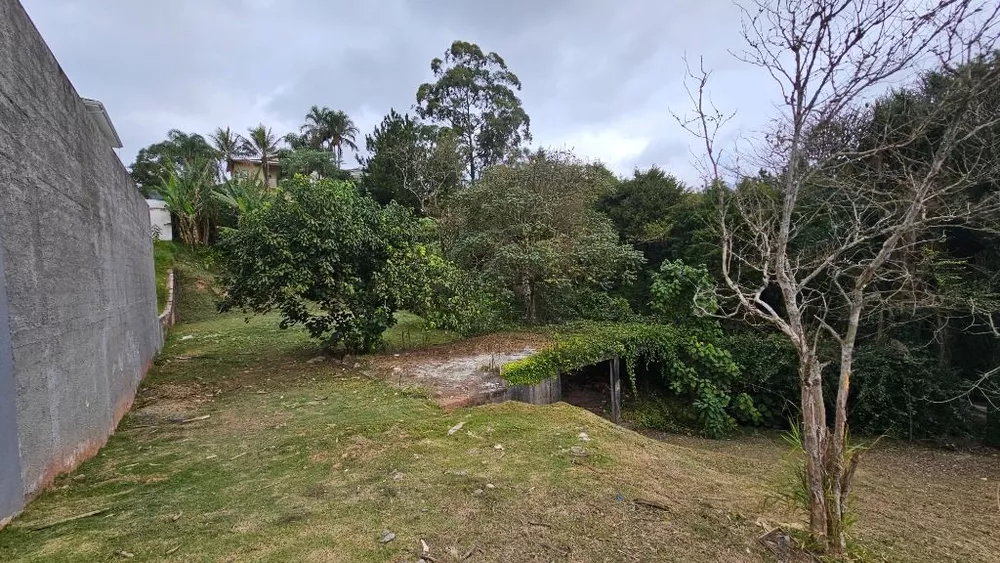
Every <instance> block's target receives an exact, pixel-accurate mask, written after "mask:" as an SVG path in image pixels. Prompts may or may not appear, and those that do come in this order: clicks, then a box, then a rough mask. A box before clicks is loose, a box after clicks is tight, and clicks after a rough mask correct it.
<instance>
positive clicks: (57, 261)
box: [0, 0, 161, 518]
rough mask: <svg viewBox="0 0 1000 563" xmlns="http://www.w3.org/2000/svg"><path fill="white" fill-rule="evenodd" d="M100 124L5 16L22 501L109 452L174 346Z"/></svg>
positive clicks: (16, 15)
mask: <svg viewBox="0 0 1000 563" xmlns="http://www.w3.org/2000/svg"><path fill="white" fill-rule="evenodd" d="M91 119H92V118H91V117H90V116H88V115H87V114H86V112H85V110H84V106H83V104H82V102H81V101H80V98H79V95H78V94H77V92H76V91H75V90H74V88H73V86H72V84H71V83H70V82H69V80H68V79H67V78H66V76H65V75H64V74H63V72H62V69H60V67H59V65H58V63H57V62H56V60H55V58H54V57H53V55H52V53H51V52H50V51H49V49H48V47H47V46H46V45H45V43H44V41H43V40H42V38H41V36H40V35H39V34H38V31H37V30H36V29H35V27H34V25H33V24H32V23H31V21H30V20H29V19H28V16H27V14H25V12H24V10H23V9H22V7H21V6H20V4H19V3H18V2H17V1H16V0H5V1H2V2H0V163H2V165H0V241H2V244H3V249H2V250H3V257H4V260H3V270H2V272H0V274H2V276H3V277H4V281H5V285H6V297H7V298H6V303H7V308H8V313H9V315H8V316H9V348H10V354H9V355H10V363H11V366H12V368H11V369H12V375H13V377H12V379H13V384H14V394H13V395H14V409H15V414H16V417H15V418H16V421H15V429H14V431H15V432H16V433H17V443H18V458H17V459H18V464H19V466H20V481H21V489H22V490H21V497H20V498H21V499H22V501H23V500H25V499H28V498H30V497H31V495H33V494H35V493H36V492H38V491H39V490H40V489H41V488H43V487H44V486H45V485H46V484H47V483H49V482H50V481H51V480H52V479H53V478H54V477H55V475H57V474H58V473H60V472H62V471H65V470H68V469H70V468H72V467H74V466H76V465H77V464H78V463H79V462H80V461H82V460H83V459H86V458H87V457H89V456H91V455H93V454H94V453H95V452H96V451H97V449H98V448H100V447H101V445H103V444H104V442H105V440H106V439H107V436H108V434H109V433H110V432H111V431H112V430H113V429H114V427H115V424H116V423H117V421H118V419H119V418H120V417H121V416H122V415H123V414H124V413H125V411H127V410H128V408H129V406H130V404H131V401H132V398H133V396H134V393H135V389H136V386H137V385H138V383H139V380H140V379H141V378H142V376H143V374H144V373H145V371H146V369H147V367H148V365H149V364H150V362H151V361H152V358H153V356H154V354H155V353H156V351H157V348H158V347H159V345H160V343H161V333H160V326H159V322H158V320H157V311H156V290H155V283H154V273H153V258H152V242H151V240H150V227H149V210H148V206H147V205H146V202H145V200H144V199H143V198H142V196H141V195H140V194H139V192H138V190H137V189H136V188H135V186H134V184H132V182H131V180H130V179H129V177H128V175H127V173H126V171H125V169H124V167H122V165H121V162H120V161H119V160H118V157H117V156H116V155H115V154H114V152H113V151H112V149H111V147H110V146H109V143H108V140H107V139H106V138H105V137H104V136H102V134H101V132H100V130H99V129H98V128H97V126H96V124H95V123H94V122H92V121H91ZM0 348H2V347H0ZM0 385H3V378H2V377H0ZM4 395H5V396H9V395H7V394H4ZM0 407H2V403H0ZM7 411H9V409H6V410H5V413H4V416H7V414H6V412H7ZM8 418H9V417H8ZM3 424H4V425H3V427H2V428H0V434H4V433H5V434H7V435H9V434H10V433H11V431H12V430H11V428H10V426H9V425H8V424H6V423H3ZM5 439H6V438H4V440H5ZM5 443H6V442H4V441H3V440H0V447H2V445H3V444H5ZM0 455H3V454H0ZM4 457H5V459H6V456H4ZM2 469H3V468H0V470H2ZM14 478H15V476H11V475H6V474H5V475H3V483H4V487H7V483H9V482H12V481H13V479H14ZM0 508H2V509H3V512H0V518H2V517H4V516H6V515H8V513H9V512H10V507H8V506H6V505H0ZM17 508H19V507H17ZM15 510H16V508H15Z"/></svg>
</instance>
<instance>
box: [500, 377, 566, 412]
mask: <svg viewBox="0 0 1000 563" xmlns="http://www.w3.org/2000/svg"><path fill="white" fill-rule="evenodd" d="M504 400H507V401H521V402H522V403H531V404H533V405H550V404H552V403H558V402H559V401H561V400H562V378H561V377H558V376H557V377H550V378H548V379H543V380H542V381H539V382H538V383H536V384H534V385H514V386H513V387H510V388H508V389H507V390H506V394H505V395H504Z"/></svg>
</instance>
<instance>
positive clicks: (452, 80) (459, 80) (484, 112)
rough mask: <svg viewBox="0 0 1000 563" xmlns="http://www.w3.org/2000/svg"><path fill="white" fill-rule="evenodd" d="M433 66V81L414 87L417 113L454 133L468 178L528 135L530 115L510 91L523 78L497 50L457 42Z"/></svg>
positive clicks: (507, 153) (473, 178)
mask: <svg viewBox="0 0 1000 563" xmlns="http://www.w3.org/2000/svg"><path fill="white" fill-rule="evenodd" d="M431 70H432V71H433V72H434V78H435V81H434V82H430V83H425V84H421V85H420V87H419V88H418V89H417V113H418V114H419V115H420V117H422V118H425V119H430V120H432V121H435V122H439V123H441V124H443V125H445V126H447V127H449V128H451V130H452V131H454V132H455V135H456V137H457V138H458V141H459V146H460V147H461V151H462V156H463V160H464V161H465V163H466V172H467V173H468V176H469V181H470V182H475V181H476V180H477V179H478V178H479V176H480V175H481V173H482V170H483V169H484V168H485V167H487V166H491V165H494V164H497V163H499V162H502V161H503V160H504V159H505V158H507V157H508V156H510V155H511V154H513V153H515V152H516V151H517V149H518V147H520V145H521V143H522V142H525V141H530V140H531V132H530V130H529V124H530V119H529V118H528V114H527V113H525V111H524V108H523V107H522V106H521V100H520V99H519V98H518V97H517V95H516V94H515V93H514V92H515V91H519V90H520V89H521V81H520V80H519V79H518V78H517V75H515V74H514V73H513V72H511V71H510V70H509V69H508V68H507V64H506V63H505V62H504V60H503V59H502V58H501V57H500V55H498V54H496V53H488V54H487V53H484V52H483V50H482V49H480V48H479V45H476V44H475V43H468V42H466V41H455V42H454V43H452V44H451V48H449V49H448V50H447V51H446V52H445V55H444V58H443V59H440V58H436V59H434V60H433V61H431Z"/></svg>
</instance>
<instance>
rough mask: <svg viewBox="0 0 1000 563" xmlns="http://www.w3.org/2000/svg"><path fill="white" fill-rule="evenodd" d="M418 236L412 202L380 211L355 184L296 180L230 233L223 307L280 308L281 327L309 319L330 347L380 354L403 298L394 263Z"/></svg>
mask: <svg viewBox="0 0 1000 563" xmlns="http://www.w3.org/2000/svg"><path fill="white" fill-rule="evenodd" d="M412 240H413V233H412V220H411V218H410V217H409V216H408V215H407V213H406V212H405V210H404V209H403V208H401V207H399V206H392V205H390V206H388V207H385V208H383V207H380V206H379V205H378V204H377V203H376V202H375V201H374V200H372V199H370V198H367V197H364V196H361V195H359V194H358V192H357V190H355V189H354V187H353V186H352V185H351V184H349V183H346V182H340V181H336V180H329V179H321V180H318V181H311V180H310V179H309V178H307V177H305V176H296V177H294V178H293V179H291V180H289V181H287V182H284V183H283V184H282V188H281V189H279V190H277V191H276V192H274V196H273V197H272V198H271V200H270V202H269V204H268V205H265V206H262V207H260V208H258V209H256V210H253V211H251V212H250V213H247V214H244V215H242V216H241V217H240V219H239V224H238V228H236V229H228V230H226V231H224V232H223V236H222V241H221V245H220V248H221V249H222V251H223V257H224V263H225V266H226V275H225V284H226V288H227V292H226V298H225V300H224V301H223V302H222V305H221V307H222V310H228V309H233V308H238V309H243V310H248V311H253V312H255V313H264V312H267V311H270V310H272V309H277V310H278V311H279V312H280V313H281V316H282V323H281V326H282V327H288V326H292V325H295V324H302V325H304V326H305V327H306V328H307V329H308V330H309V332H310V334H311V335H312V336H314V337H317V338H322V339H324V341H325V343H326V345H327V346H335V345H337V344H344V345H345V346H346V347H347V348H348V349H349V350H352V351H368V350H372V349H373V348H374V347H375V346H376V344H377V343H378V342H379V341H380V339H381V335H382V332H383V331H384V330H385V329H386V328H388V327H389V326H391V325H392V323H393V312H394V311H395V310H396V308H397V307H398V306H399V301H400V298H399V294H398V291H397V288H393V287H387V285H386V283H385V281H386V279H387V276H386V271H387V267H388V264H389V262H390V260H393V259H395V258H397V257H399V256H400V255H403V254H405V253H406V251H407V249H408V248H409V247H410V246H411V245H412Z"/></svg>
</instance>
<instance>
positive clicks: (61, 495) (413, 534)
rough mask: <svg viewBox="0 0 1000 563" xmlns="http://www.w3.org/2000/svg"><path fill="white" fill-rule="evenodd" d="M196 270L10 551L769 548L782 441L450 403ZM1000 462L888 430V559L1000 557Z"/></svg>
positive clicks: (732, 551) (871, 541)
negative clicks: (113, 405) (695, 434)
mask: <svg viewBox="0 0 1000 563" xmlns="http://www.w3.org/2000/svg"><path fill="white" fill-rule="evenodd" d="M186 271H187V276H188V277H187V279H186V282H187V285H186V286H185V289H184V291H182V292H181V295H180V297H181V303H180V305H181V314H182V317H184V316H185V304H186V305H187V306H188V308H189V309H188V310H187V316H186V318H187V319H188V322H187V323H186V324H181V325H178V326H177V327H175V330H174V331H173V333H172V334H171V335H170V338H169V342H168V345H167V348H166V349H165V351H164V352H163V353H162V354H161V357H160V358H159V360H158V364H157V366H156V367H155V369H154V370H153V372H152V373H151V374H150V376H149V377H148V379H147V380H146V382H145V383H144V385H143V388H142V389H141V392H140V394H139V396H138V398H137V401H136V407H135V408H134V409H133V411H132V412H131V413H129V414H128V415H127V416H126V418H125V419H124V420H123V422H122V424H121V425H120V427H119V430H118V432H117V433H116V434H115V436H114V437H112V439H111V440H110V442H109V443H108V445H107V447H106V448H104V449H103V450H102V451H101V453H100V454H99V455H98V457H96V458H95V459H93V460H91V461H89V462H87V463H85V464H84V465H83V466H82V467H81V468H80V469H79V470H78V471H76V472H74V473H73V474H71V475H68V476H65V477H63V478H60V479H59V480H58V482H57V483H56V485H55V486H54V487H53V488H52V490H51V491H49V492H47V493H45V494H43V495H42V496H41V497H40V498H38V499H37V500H36V501H35V502H34V503H32V505H31V506H30V507H29V508H28V510H27V511H26V512H25V513H24V514H23V515H22V516H21V517H20V518H19V519H18V520H16V521H15V522H14V523H13V524H11V525H10V526H9V527H8V528H7V529H6V530H4V531H2V532H0V560H2V561H88V562H89V561H118V560H126V558H127V559H131V560H133V561H152V560H157V561H158V560H168V561H250V560H253V561H257V560H265V561H403V560H409V561H413V560H415V559H416V556H417V555H418V551H419V545H420V544H419V540H420V539H424V540H425V541H426V542H427V543H428V545H429V546H430V548H431V552H432V555H433V556H434V557H435V559H436V561H440V562H446V561H458V560H459V559H460V558H461V556H463V555H465V554H466V553H467V552H469V550H471V549H473V548H478V549H480V550H481V551H474V552H473V554H472V556H470V558H469V559H468V561H470V562H479V561H534V560H537V561H559V560H568V561H758V560H761V559H762V558H764V554H763V552H762V551H761V550H760V549H759V548H758V547H757V546H756V544H755V542H754V539H755V538H756V537H757V535H759V534H760V533H761V532H762V530H761V529H760V528H759V527H758V526H757V525H756V524H755V521H756V519H757V518H758V517H760V516H762V515H763V517H764V518H767V519H769V520H771V521H774V519H776V518H780V517H781V515H779V514H773V513H771V509H767V510H765V509H763V508H762V507H761V500H762V499H763V498H764V497H765V495H766V492H767V484H768V483H770V482H772V481H773V480H774V479H775V477H776V468H777V467H778V465H779V464H778V458H779V457H780V453H781V449H780V447H779V446H778V445H777V444H776V443H775V441H774V440H772V439H769V438H761V437H751V438H747V439H744V440H739V441H719V442H711V441H704V440H697V439H692V438H682V437H677V436H673V437H668V438H667V440H668V441H670V442H673V443H664V442H660V441H654V440H651V439H648V438H645V437H642V436H640V435H638V434H635V433H633V432H630V431H627V430H623V429H620V428H618V427H615V426H613V425H611V424H609V423H607V422H606V421H604V420H603V419H600V418H597V417H596V416H594V415H591V414H590V413H587V412H585V411H583V410H580V409H576V408H573V407H569V406H567V405H553V406H547V407H532V406H528V405H522V404H514V403H508V404H502V405H490V406H485V407H477V408H472V409H461V410H457V411H454V412H451V413H446V412H443V411H441V410H440V409H438V408H437V407H436V406H434V405H433V404H432V403H430V402H428V401H426V400H424V399H423V398H422V397H421V396H420V394H419V393H416V392H413V391H411V390H405V389H396V388H394V387H392V386H390V385H387V384H385V383H382V382H380V381H377V380H375V379H372V378H370V377H369V376H368V374H367V373H366V370H365V366H363V365H362V366H360V367H359V368H354V367H353V363H352V364H351V365H350V366H341V365H340V364H337V363H333V362H327V361H324V362H313V363H310V362H309V360H310V359H312V358H313V357H315V356H316V350H315V347H314V345H313V344H312V343H311V342H309V340H308V339H307V338H306V336H305V335H304V334H303V333H302V332H300V331H281V330H279V329H277V328H276V320H275V319H274V318H273V317H265V318H258V319H255V320H252V321H251V322H250V323H245V322H244V321H243V319H242V318H241V317H239V316H235V315H227V316H218V315H212V314H211V313H210V308H209V306H210V303H211V299H210V298H208V297H207V296H204V295H202V296H199V295H198V292H197V291H192V290H191V287H196V285H195V284H191V283H190V282H191V281H192V277H191V276H193V275H195V274H196V272H195V271H194V270H192V269H188V270H186ZM199 305H200V306H201V309H198V308H197V306H199ZM192 319H194V320H192ZM404 320H405V319H404ZM203 415H210V418H208V419H206V420H202V421H196V422H190V423H186V424H177V423H176V422H174V421H176V420H182V419H189V418H193V417H197V416H203ZM458 422H464V423H465V425H464V427H463V429H462V430H461V431H459V432H457V433H455V434H454V435H453V436H448V435H447V430H448V429H449V428H451V427H452V426H454V425H455V424H457V423H458ZM580 432H587V433H588V435H589V437H590V441H587V442H583V441H581V440H580V438H579V436H578V435H579V433H580ZM497 445H502V448H503V449H498V448H497V447H496V446H497ZM574 446H578V447H582V448H584V449H585V453H586V455H584V456H580V455H574V452H573V450H572V448H573V447H574ZM577 453H579V452H577ZM982 477H986V478H987V479H988V481H981V478H982ZM998 478H1000V470H998V469H997V463H996V458H992V459H989V458H985V457H983V456H978V457H977V456H968V455H962V454H953V453H946V452H931V451H924V450H912V449H900V448H896V447H891V446H890V447H888V448H885V449H883V450H880V451H879V452H876V453H875V454H873V456H872V458H871V461H870V462H868V461H866V465H865V466H864V467H863V469H862V470H861V472H860V479H861V483H862V485H861V486H860V491H859V494H860V499H859V507H858V509H859V511H860V512H861V513H862V514H863V520H862V524H861V525H860V526H859V528H858V530H857V532H858V534H859V536H860V538H861V540H862V541H863V542H864V543H865V544H866V545H867V546H869V549H870V550H872V551H874V552H877V553H879V554H880V555H882V556H885V557H886V558H887V559H890V560H900V561H920V560H923V561H944V560H960V561H988V560H994V561H997V560H1000V556H998V551H997V550H996V549H995V547H996V546H997V545H998V538H997V535H996V534H997V532H996V530H997V529H998V528H1000V514H998V513H997V512H996V510H997V508H996V506H995V501H994V499H993V492H992V491H993V487H995V486H996V480H997V479H998ZM488 485H493V487H489V486H488ZM638 496H641V497H644V498H648V499H653V500H656V501H658V502H661V503H662V504H664V505H666V506H667V507H668V508H669V510H667V511H660V510H657V509H653V508H648V507H643V506H639V505H636V504H634V503H633V502H631V501H632V499H634V498H635V497H638ZM97 509H108V511H107V512H105V513H103V514H101V515H99V516H96V517H92V518H87V519H82V520H77V521H73V522H68V523H64V524H60V525H58V526H55V527H52V528H48V529H45V530H40V531H31V528H32V527H33V526H37V525H39V524H44V523H48V522H52V521H55V520H58V519H60V518H63V517H67V516H71V515H75V514H80V513H85V512H88V511H92V510H97ZM786 519H787V517H786ZM385 529H389V530H392V531H393V532H394V533H395V534H397V537H396V539H395V540H394V541H392V542H390V543H387V544H382V543H380V542H379V538H380V536H381V535H382V532H383V530H385ZM990 546H993V547H992V548H991V547H990ZM167 552H171V553H170V555H169V556H167V555H166V554H167ZM129 556H134V557H129ZM991 557H992V558H993V559H990V558H991ZM765 560H766V559H765ZM874 560H881V559H874Z"/></svg>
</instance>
